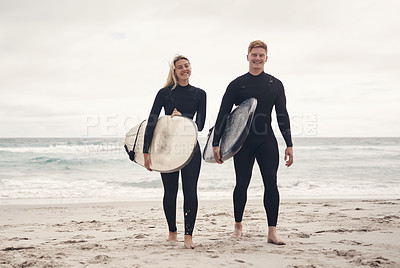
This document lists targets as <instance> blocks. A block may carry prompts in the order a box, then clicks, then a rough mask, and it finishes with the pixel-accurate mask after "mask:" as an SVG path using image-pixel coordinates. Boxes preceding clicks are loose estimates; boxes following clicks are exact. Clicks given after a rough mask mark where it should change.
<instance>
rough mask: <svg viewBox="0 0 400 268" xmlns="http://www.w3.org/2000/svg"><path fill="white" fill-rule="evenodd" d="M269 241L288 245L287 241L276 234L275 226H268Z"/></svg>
mask: <svg viewBox="0 0 400 268" xmlns="http://www.w3.org/2000/svg"><path fill="white" fill-rule="evenodd" d="M267 241H268V243H272V244H275V245H286V244H285V242H283V241H282V240H281V239H280V238H279V237H278V235H277V234H276V227H275V226H269V227H268V240H267Z"/></svg>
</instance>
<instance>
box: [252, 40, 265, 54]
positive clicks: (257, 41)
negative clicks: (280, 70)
mask: <svg viewBox="0 0 400 268" xmlns="http://www.w3.org/2000/svg"><path fill="white" fill-rule="evenodd" d="M256 47H261V48H263V49H265V54H267V44H265V43H264V42H263V41H261V40H256V41H253V42H251V43H250V45H249V49H248V54H250V51H251V50H252V49H253V48H256Z"/></svg>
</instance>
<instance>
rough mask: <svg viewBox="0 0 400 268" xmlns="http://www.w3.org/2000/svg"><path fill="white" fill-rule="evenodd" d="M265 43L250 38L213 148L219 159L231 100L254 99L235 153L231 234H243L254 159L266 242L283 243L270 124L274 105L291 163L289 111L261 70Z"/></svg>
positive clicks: (281, 92) (273, 80)
mask: <svg viewBox="0 0 400 268" xmlns="http://www.w3.org/2000/svg"><path fill="white" fill-rule="evenodd" d="M267 58H268V57H267V45H266V44H265V43H264V42H262V41H259V40H257V41H253V42H251V43H250V45H249V48H248V55H247V60H248V61H249V72H248V73H246V74H244V75H242V76H239V77H238V78H236V79H235V80H233V81H232V82H231V83H230V84H229V86H228V88H227V90H226V92H225V94H224V97H223V98H222V103H221V107H220V110H219V113H218V118H217V121H216V123H215V134H214V139H213V147H214V148H213V151H214V157H215V160H216V161H217V162H218V163H219V164H222V163H223V162H222V161H221V160H220V149H219V141H220V139H221V136H222V131H223V129H224V128H225V124H226V118H227V116H228V115H229V113H230V112H231V109H232V106H233V104H235V105H239V104H240V103H241V102H243V101H244V100H246V99H248V98H256V99H257V108H256V111H255V114H254V118H253V122H252V126H251V128H250V132H249V135H248V136H247V139H246V141H245V142H244V144H243V146H242V148H241V149H240V151H239V152H238V153H237V154H236V155H235V156H234V158H233V159H234V166H235V174H236V186H235V190H234V192H233V205H234V213H235V230H234V233H233V236H234V237H236V238H240V237H241V235H242V217H243V212H244V208H245V205H246V201H247V188H248V186H249V183H250V179H251V175H252V170H253V165H254V161H255V160H257V163H258V166H259V168H260V171H261V175H262V179H263V183H264V207H265V211H266V213H267V220H268V242H269V243H273V244H278V245H284V244H285V243H284V242H283V241H282V240H281V239H280V238H279V237H278V236H277V234H276V223H277V220H278V210H279V191H278V187H277V178H276V174H277V170H278V166H279V152H278V143H277V141H276V138H275V135H274V132H273V130H272V127H271V112H272V108H273V107H274V106H275V111H276V115H277V119H278V124H279V128H280V131H281V133H282V135H283V138H284V140H285V143H286V146H287V148H286V150H285V161H286V166H287V167H290V166H291V165H292V164H293V149H292V146H293V144H292V138H291V133H290V121H289V115H288V113H287V111H286V97H285V92H284V89H283V85H282V83H281V81H279V80H278V79H277V78H275V77H273V76H272V75H269V74H267V73H265V72H264V65H265V62H266V61H267Z"/></svg>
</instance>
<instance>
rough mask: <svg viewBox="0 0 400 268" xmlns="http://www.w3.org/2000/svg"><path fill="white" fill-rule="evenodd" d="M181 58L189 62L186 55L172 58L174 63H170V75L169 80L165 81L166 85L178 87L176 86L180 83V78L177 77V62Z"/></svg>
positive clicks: (172, 87)
mask: <svg viewBox="0 0 400 268" xmlns="http://www.w3.org/2000/svg"><path fill="white" fill-rule="evenodd" d="M179 60H187V61H188V62H189V60H188V58H186V57H185V56H182V55H176V56H175V57H174V58H173V59H172V63H170V64H169V73H168V77H167V82H166V83H165V85H164V87H171V89H175V88H176V86H177V84H178V80H177V79H176V75H175V63H176V62H177V61H179ZM189 63H190V62H189Z"/></svg>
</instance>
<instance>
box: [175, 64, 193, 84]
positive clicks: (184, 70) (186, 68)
mask: <svg viewBox="0 0 400 268" xmlns="http://www.w3.org/2000/svg"><path fill="white" fill-rule="evenodd" d="M191 73H192V68H191V67H190V63H189V61H187V60H185V59H181V60H178V61H177V62H175V75H176V78H177V79H178V81H184V80H188V79H189V77H190V75H191Z"/></svg>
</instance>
